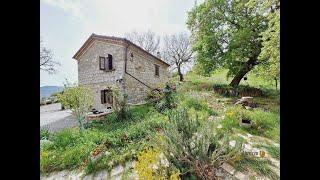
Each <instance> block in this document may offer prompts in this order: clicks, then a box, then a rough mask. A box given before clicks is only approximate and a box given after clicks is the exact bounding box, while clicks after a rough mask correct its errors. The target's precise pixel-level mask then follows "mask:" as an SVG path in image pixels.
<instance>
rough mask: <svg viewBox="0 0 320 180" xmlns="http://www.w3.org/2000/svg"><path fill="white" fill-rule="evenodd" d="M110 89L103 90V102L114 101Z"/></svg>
mask: <svg viewBox="0 0 320 180" xmlns="http://www.w3.org/2000/svg"><path fill="white" fill-rule="evenodd" d="M112 94H113V93H112V91H111V90H110V89H104V90H101V104H106V103H107V104H112V103H113V95H112Z"/></svg>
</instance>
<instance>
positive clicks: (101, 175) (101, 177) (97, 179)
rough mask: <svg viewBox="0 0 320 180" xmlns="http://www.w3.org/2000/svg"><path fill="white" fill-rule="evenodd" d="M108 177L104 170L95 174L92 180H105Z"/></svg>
mask: <svg viewBox="0 0 320 180" xmlns="http://www.w3.org/2000/svg"><path fill="white" fill-rule="evenodd" d="M107 177H108V173H107V171H106V170H103V171H100V172H98V173H96V174H95V175H94V177H93V179H94V180H105V179H107Z"/></svg>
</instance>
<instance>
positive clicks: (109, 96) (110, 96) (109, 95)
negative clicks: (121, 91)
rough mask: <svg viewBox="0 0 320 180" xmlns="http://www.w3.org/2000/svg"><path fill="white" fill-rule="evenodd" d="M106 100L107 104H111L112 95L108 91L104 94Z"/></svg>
mask: <svg viewBox="0 0 320 180" xmlns="http://www.w3.org/2000/svg"><path fill="white" fill-rule="evenodd" d="M106 98H107V103H109V104H112V103H113V95H112V91H111V90H108V91H107V92H106Z"/></svg>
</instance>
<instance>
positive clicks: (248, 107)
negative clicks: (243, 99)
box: [244, 106, 252, 110]
mask: <svg viewBox="0 0 320 180" xmlns="http://www.w3.org/2000/svg"><path fill="white" fill-rule="evenodd" d="M244 108H246V109H248V110H250V109H252V107H250V106H244Z"/></svg>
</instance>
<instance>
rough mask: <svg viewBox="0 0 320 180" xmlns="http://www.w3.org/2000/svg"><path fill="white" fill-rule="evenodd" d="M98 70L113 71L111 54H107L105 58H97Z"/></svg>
mask: <svg viewBox="0 0 320 180" xmlns="http://www.w3.org/2000/svg"><path fill="white" fill-rule="evenodd" d="M99 69H100V70H105V71H111V70H113V59H112V55H111V54H108V56H107V57H99Z"/></svg>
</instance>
